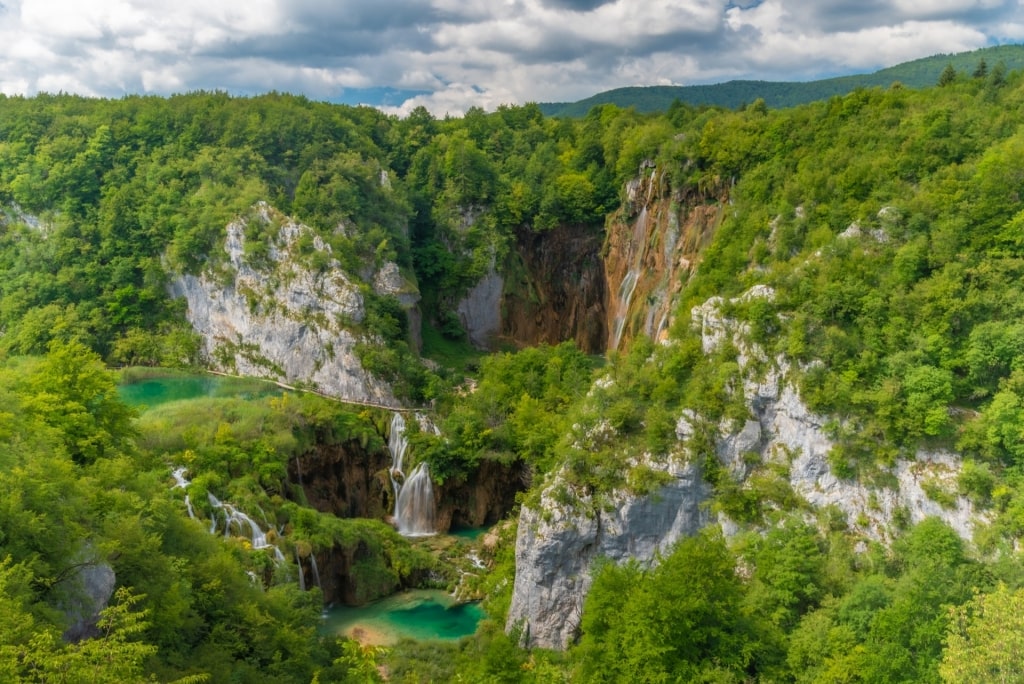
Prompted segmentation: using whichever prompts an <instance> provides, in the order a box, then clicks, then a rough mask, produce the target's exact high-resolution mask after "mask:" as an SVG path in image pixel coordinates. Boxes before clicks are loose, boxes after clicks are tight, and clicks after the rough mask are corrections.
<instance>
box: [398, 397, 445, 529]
mask: <svg viewBox="0 0 1024 684" xmlns="http://www.w3.org/2000/svg"><path fill="white" fill-rule="evenodd" d="M416 418H417V421H418V422H419V424H420V425H422V426H423V427H424V428H425V429H429V430H431V431H433V432H434V434H440V433H439V431H438V429H437V427H436V426H435V425H433V424H432V423H430V422H429V421H428V420H427V419H426V417H421V416H417V417H416ZM408 448H409V439H408V437H407V436H406V434H405V418H403V417H402V414H400V413H397V412H396V413H395V414H394V416H393V417H392V418H391V434H390V435H389V436H388V449H389V450H390V451H391V469H390V470H389V471H388V474H389V476H390V478H391V486H392V487H393V488H394V490H395V525H396V526H397V527H398V532H399V533H400V534H403V535H405V536H407V537H421V536H426V535H430V534H435V533H436V530H435V529H434V485H433V483H432V482H431V480H430V468H429V467H428V466H427V464H426V462H421V463H420V464H419V465H417V466H416V467H415V468H413V470H412V472H411V473H409V476H408V477H406V476H405V472H404V471H403V467H404V462H405V452H406V450H407V449H408Z"/></svg>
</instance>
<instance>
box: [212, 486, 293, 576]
mask: <svg viewBox="0 0 1024 684" xmlns="http://www.w3.org/2000/svg"><path fill="white" fill-rule="evenodd" d="M206 497H207V499H209V501H210V505H211V506H213V508H214V509H215V510H219V511H221V512H223V513H224V536H225V537H230V536H231V530H232V528H233V529H235V530H237V532H238V534H239V535H241V536H246V530H247V529H248V532H249V533H248V539H249V544H250V545H251V546H252V548H254V549H274V558H275V559H276V560H278V561H283V560H284V554H283V553H281V549H279V548H277V547H276V546H274V545H273V544H271V543H270V542H269V541H267V533H266V532H264V531H263V528H262V527H260V526H259V524H258V523H257V522H256V521H255V520H253V519H252V518H250V517H249V516H248V515H246V514H245V513H244V512H243V511H240V510H238V509H237V508H235V507H234V506H232V505H231V504H229V503H223V502H222V501H221V500H220V499H218V498H217V497H215V496H214V495H213V494H211V493H210V492H207V493H206ZM211 521H212V525H211V527H210V531H211V532H216V531H217V517H216V514H214V515H213V516H212V517H211Z"/></svg>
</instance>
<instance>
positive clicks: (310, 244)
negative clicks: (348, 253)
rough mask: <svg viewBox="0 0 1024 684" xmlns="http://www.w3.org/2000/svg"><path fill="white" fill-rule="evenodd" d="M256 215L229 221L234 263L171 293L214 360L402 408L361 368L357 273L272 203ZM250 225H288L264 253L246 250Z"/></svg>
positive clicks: (390, 279) (386, 286) (228, 246)
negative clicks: (344, 266) (311, 256)
mask: <svg viewBox="0 0 1024 684" xmlns="http://www.w3.org/2000/svg"><path fill="white" fill-rule="evenodd" d="M251 214H252V215H251V216H250V217H248V218H246V219H239V220H238V221H236V222H234V223H232V224H230V225H229V226H228V227H227V236H226V239H225V242H224V250H225V251H226V252H227V255H228V260H227V262H225V263H224V264H223V265H222V267H221V271H220V272H218V273H212V272H205V273H203V274H202V275H200V276H193V275H183V276H180V277H178V278H177V279H176V280H174V282H173V283H172V284H171V287H170V290H171V294H172V296H175V297H184V298H185V300H186V302H187V303H188V314H187V316H188V320H189V322H190V323H191V324H192V326H193V327H194V328H195V330H196V332H197V333H199V335H200V336H201V337H202V339H203V351H204V354H205V357H206V359H207V360H208V362H209V363H210V365H211V366H212V367H214V368H216V369H219V370H223V371H227V372H233V373H238V374H241V375H251V376H256V377H264V378H269V379H272V380H277V381H281V382H285V383H289V384H291V383H302V384H305V385H306V386H310V387H312V388H313V389H316V390H317V391H319V392H322V393H324V394H326V395H329V396H333V397H338V398H342V399H348V400H353V401H361V402H367V403H372V404H379V405H383V406H396V405H397V403H398V402H397V401H396V400H395V398H394V396H393V395H392V393H391V390H390V388H389V387H388V386H387V385H386V384H385V383H383V382H381V381H379V380H377V379H375V378H374V377H372V376H371V375H369V374H368V373H367V372H366V371H365V370H363V367H362V365H361V364H360V362H359V359H358V358H357V356H356V355H355V351H354V350H355V346H356V344H357V343H358V342H359V341H360V340H359V338H358V337H357V336H356V334H354V333H353V332H351V330H350V328H351V326H353V324H358V323H360V322H361V321H362V320H363V316H364V309H363V298H362V295H361V294H360V290H359V286H358V284H357V282H356V281H355V279H354V277H353V276H350V275H348V274H346V273H345V272H344V271H343V270H342V269H341V267H340V265H339V264H338V262H337V260H335V259H333V258H332V257H331V249H330V245H327V244H326V243H324V242H323V241H322V240H321V239H320V238H319V236H316V235H315V234H314V233H313V231H312V230H311V229H310V228H308V227H306V226H303V225H300V224H297V223H294V222H292V221H290V220H289V219H287V218H285V217H283V216H281V215H280V214H279V213H277V212H275V211H274V210H273V209H272V208H270V207H269V206H268V205H267V204H265V203H259V204H257V205H256V206H255V207H254V208H253V211H252V212H251ZM251 222H256V223H260V224H263V228H264V230H266V227H271V228H273V226H275V225H280V227H279V229H278V230H277V233H276V238H275V239H274V240H273V241H272V244H271V247H270V248H269V250H268V252H267V254H265V255H263V256H262V258H259V259H256V258H254V257H253V256H251V254H250V255H247V241H246V231H247V228H248V227H249V223H251ZM302 250H305V251H306V252H307V255H308V254H310V253H312V254H314V256H316V257H318V258H315V259H312V261H313V262H315V263H319V264H320V266H319V267H314V266H312V265H310V264H308V263H307V262H308V261H310V259H308V258H304V257H303V256H301V252H302ZM310 250H312V252H311V251H310ZM248 251H250V252H252V250H251V248H250V249H249V250H248ZM382 270H383V269H382ZM390 270H391V271H396V270H397V269H390ZM377 280H378V284H379V288H380V290H381V291H382V292H386V293H388V294H393V292H392V290H395V291H400V290H402V289H403V288H402V286H401V285H396V281H395V273H384V274H382V275H381V276H380V277H379V278H377ZM414 289H415V288H414V287H412V286H411V285H410V284H409V283H406V284H405V290H406V291H405V292H404V294H405V295H406V296H407V297H409V298H412V297H414V294H413V291H414ZM400 301H401V300H400Z"/></svg>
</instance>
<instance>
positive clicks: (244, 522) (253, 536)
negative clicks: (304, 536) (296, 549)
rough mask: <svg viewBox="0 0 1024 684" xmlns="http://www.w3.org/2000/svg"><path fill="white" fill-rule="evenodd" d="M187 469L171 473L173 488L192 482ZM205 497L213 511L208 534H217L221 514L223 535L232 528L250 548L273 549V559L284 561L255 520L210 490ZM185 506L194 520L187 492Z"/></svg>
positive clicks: (282, 555)
mask: <svg viewBox="0 0 1024 684" xmlns="http://www.w3.org/2000/svg"><path fill="white" fill-rule="evenodd" d="M187 470H188V469H187V468H186V467H185V466H179V467H177V468H175V469H174V471H173V472H172V473H171V477H173V478H174V487H173V489H177V488H179V487H180V488H181V489H185V490H188V487H189V485H191V484H192V482H191V481H190V480H189V479H188V478H186V477H185V472H186V471H187ZM206 498H207V500H208V501H209V502H210V507H211V508H213V512H212V513H211V514H210V534H217V528H218V527H219V526H220V516H221V515H223V516H224V536H225V537H230V536H231V532H232V529H234V530H235V532H236V533H237V534H239V535H241V536H244V537H246V538H247V539H248V540H249V543H250V544H251V545H252V548H254V549H274V559H275V560H277V561H278V562H282V561H284V554H282V553H281V549H279V548H277V547H276V546H274V545H273V544H271V543H270V542H269V541H268V540H267V533H266V532H264V531H263V528H262V527H260V526H259V524H257V523H256V521H255V520H253V519H252V518H250V517H249V516H248V515H246V514H245V513H244V512H243V511H240V510H238V509H237V508H235V507H234V506H232V505H231V504H229V503H224V502H222V501H221V500H220V499H218V498H217V497H216V496H214V495H213V494H212V493H211V492H207V493H206ZM185 507H186V508H187V509H188V517H190V518H192V519H193V520H195V519H196V512H195V509H193V507H192V498H191V497H190V496H189V495H188V494H187V493H186V494H185ZM260 513H261V514H263V511H262V510H261V511H260ZM266 517H267V516H266V514H263V518H264V520H266ZM268 527H269V524H268Z"/></svg>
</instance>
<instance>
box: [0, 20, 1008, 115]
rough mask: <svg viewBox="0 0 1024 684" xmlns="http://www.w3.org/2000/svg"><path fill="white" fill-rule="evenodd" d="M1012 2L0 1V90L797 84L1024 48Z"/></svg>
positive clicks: (447, 91) (469, 90) (534, 89)
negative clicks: (935, 58) (992, 48)
mask: <svg viewBox="0 0 1024 684" xmlns="http://www.w3.org/2000/svg"><path fill="white" fill-rule="evenodd" d="M1022 14H1024V11H1022V6H1021V0H891V1H888V0H763V1H762V2H754V1H743V2H732V3H730V2H727V0H646V1H645V2H638V1H637V0H374V1H373V2H367V1H366V0H175V1H173V2H170V3H168V2H166V1H165V0H5V2H4V3H3V5H0V44H3V45H4V46H5V49H4V50H3V51H0V91H3V92H5V93H8V94H13V93H25V94H32V93H35V92H38V91H42V90H48V91H53V90H65V91H71V92H79V93H83V94H90V95H113V96H117V95H121V94H123V93H124V92H153V93H171V92H181V91H185V90H190V89H200V88H203V89H210V88H221V89H225V90H228V91H231V92H239V93H253V92H260V91H263V90H270V89H274V90H280V91H290V92H301V93H305V94H307V95H310V96H311V97H316V98H319V99H330V98H332V97H335V96H337V95H338V94H339V93H340V91H341V90H342V89H350V88H372V87H390V88H397V89H406V90H429V91H431V93H430V94H427V95H418V96H416V97H415V98H412V99H411V100H409V101H408V102H406V103H405V104H404V105H402V107H401V108H400V109H399V110H398V111H408V110H409V109H411V108H412V107H415V106H417V105H420V104H422V105H424V106H427V107H429V108H430V109H432V110H433V111H435V112H436V113H438V114H444V113H445V112H450V113H459V112H462V111H465V109H467V108H468V107H470V106H474V105H476V106H482V107H484V108H488V109H490V108H493V107H495V106H497V105H499V104H502V103H519V102H526V101H531V100H532V101H552V100H575V99H579V98H583V97H586V96H588V95H591V94H593V93H595V92H598V91H600V90H606V89H609V88H615V87H621V86H627V85H645V84H656V83H684V84H685V83H706V82H713V81H719V80H727V79H730V78H772V79H791V80H797V79H806V78H813V77H817V76H819V75H825V74H828V75H831V74H836V73H843V72H848V71H850V70H870V69H874V68H879V67H882V66H888V65H890V64H894V63H897V62H901V61H906V60H909V59H915V58H918V57H923V56H927V55H929V54H934V53H937V52H956V51H960V50H969V49H973V48H977V47H982V46H984V45H987V44H991V43H992V42H993V41H995V40H1004V41H1005V40H1020V39H1022V38H1024V23H1022V22H1021V20H1020V16H1021V15H1022Z"/></svg>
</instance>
